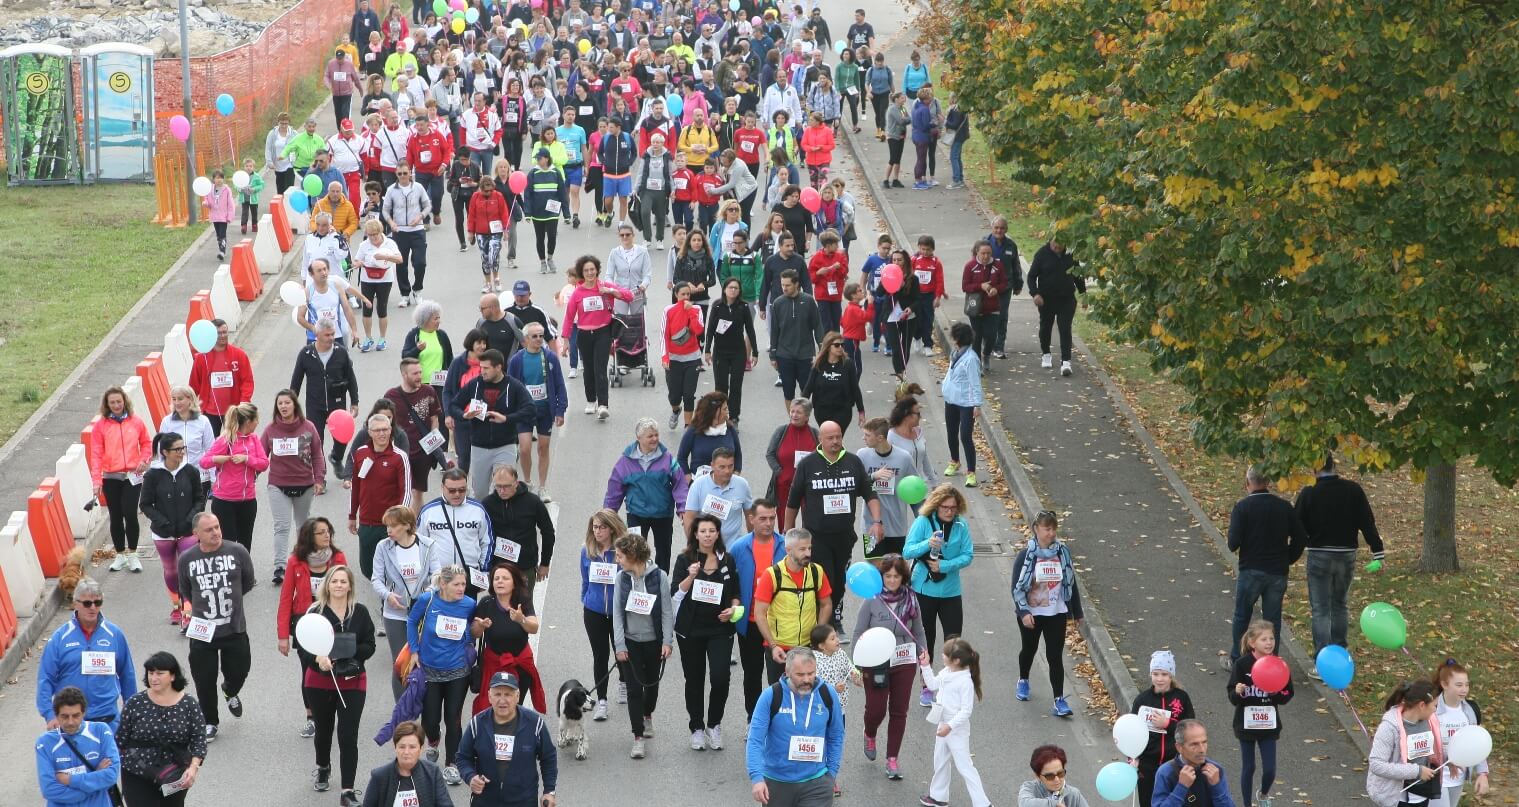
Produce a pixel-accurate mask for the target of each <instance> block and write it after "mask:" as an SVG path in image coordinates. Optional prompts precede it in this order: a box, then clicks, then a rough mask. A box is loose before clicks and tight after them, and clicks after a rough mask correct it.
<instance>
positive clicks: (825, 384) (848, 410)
mask: <svg viewBox="0 0 1519 807" xmlns="http://www.w3.org/2000/svg"><path fill="white" fill-rule="evenodd" d="M818 254H820V255H821V254H823V253H818ZM801 395H802V397H803V398H807V399H810V400H811V401H812V417H813V420H815V421H816V422H817V424H818V426H819V428H821V427H822V425H823V424H824V423H827V422H829V421H832V422H834V423H837V424H838V425H839V429H840V431H849V426H850V424H851V423H853V422H854V414H853V413H854V412H858V413H859V415H860V420H861V421H863V420H864V419H865V396H864V395H863V394H862V393H861V392H860V370H859V367H858V366H857V365H856V364H855V363H854V361H852V360H851V359H850V358H849V356H848V354H847V353H846V351H845V350H844V338H843V337H842V336H840V335H839V334H838V332H837V331H833V330H830V331H829V332H828V333H827V334H825V335H824V336H823V341H822V343H821V344H819V345H818V352H817V356H816V357H814V358H813V360H812V369H811V370H810V371H808V373H807V383H805V384H803V385H802V392H801Z"/></svg>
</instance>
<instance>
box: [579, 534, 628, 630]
mask: <svg viewBox="0 0 1519 807" xmlns="http://www.w3.org/2000/svg"><path fill="white" fill-rule="evenodd" d="M592 560H595V561H596V562H597V563H610V564H612V567H613V568H612V582H610V583H592V582H591V561H592ZM618 571H620V569H618V568H617V550H615V549H608V550H607V551H605V552H603V553H601V557H599V558H594V559H593V558H591V557H589V556H587V555H586V553H585V547H583V546H582V547H581V548H580V604H581V605H582V606H584V607H585V609H586V610H587V611H593V612H595V613H598V614H601V615H602V616H611V615H612V596H613V587H615V586H616V585H617V572H618Z"/></svg>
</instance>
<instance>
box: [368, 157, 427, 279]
mask: <svg viewBox="0 0 1519 807" xmlns="http://www.w3.org/2000/svg"><path fill="white" fill-rule="evenodd" d="M412 174H413V169H412V165H411V163H409V162H407V161H405V160H402V161H401V162H399V163H397V164H396V183H395V184H394V185H391V186H390V187H389V188H387V189H386V190H385V206H384V215H385V218H386V219H389V220H390V227H391V233H392V235H393V236H394V237H395V244H396V247H397V249H398V251H399V253H400V256H401V260H400V261H399V262H398V263H396V275H395V280H396V288H397V289H398V290H399V291H400V292H401V301H400V303H398V305H399V306H400V307H401V308H405V307H407V306H408V305H411V304H414V303H416V301H417V292H419V291H421V290H422V281H423V279H424V277H425V275H426V274H427V223H428V222H429V221H431V220H432V215H433V208H432V199H431V197H430V196H429V195H428V191H427V188H425V187H423V186H422V184H421V183H420V182H413V181H412ZM366 232H367V230H366ZM365 296H368V295H367V294H366V295H365Z"/></svg>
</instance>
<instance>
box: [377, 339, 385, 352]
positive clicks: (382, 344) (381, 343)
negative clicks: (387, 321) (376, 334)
mask: <svg viewBox="0 0 1519 807" xmlns="http://www.w3.org/2000/svg"><path fill="white" fill-rule="evenodd" d="M374 349H375V350H384V349H385V340H384V339H381V340H380V341H378V342H375V343H374Z"/></svg>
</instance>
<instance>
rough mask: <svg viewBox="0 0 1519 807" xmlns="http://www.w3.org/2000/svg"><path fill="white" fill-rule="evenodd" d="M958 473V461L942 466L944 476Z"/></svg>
mask: <svg viewBox="0 0 1519 807" xmlns="http://www.w3.org/2000/svg"><path fill="white" fill-rule="evenodd" d="M958 473H960V463H958V462H951V463H950V464H948V465H946V466H944V475H945V476H955V475H956V474H958Z"/></svg>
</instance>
